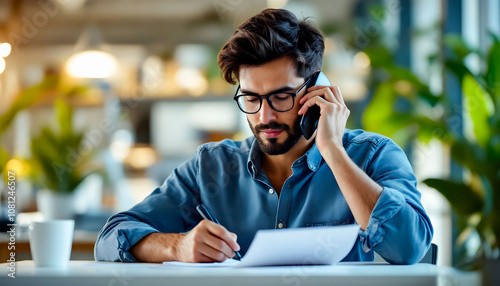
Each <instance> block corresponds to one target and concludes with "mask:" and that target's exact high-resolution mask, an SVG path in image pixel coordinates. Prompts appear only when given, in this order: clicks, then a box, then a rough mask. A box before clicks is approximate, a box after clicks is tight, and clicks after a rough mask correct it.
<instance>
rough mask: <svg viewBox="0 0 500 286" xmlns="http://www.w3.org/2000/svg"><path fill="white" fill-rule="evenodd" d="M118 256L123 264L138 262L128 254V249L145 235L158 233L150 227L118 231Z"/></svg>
mask: <svg viewBox="0 0 500 286" xmlns="http://www.w3.org/2000/svg"><path fill="white" fill-rule="evenodd" d="M117 231H118V255H119V257H120V260H121V261H123V262H138V260H137V259H135V257H134V256H133V255H132V253H130V252H129V250H130V248H132V246H134V245H135V244H136V243H138V242H139V241H140V240H141V239H143V238H144V237H145V236H146V235H148V234H151V233H154V232H159V231H158V230H156V229H154V228H152V227H133V228H130V229H123V228H122V229H118V230H117Z"/></svg>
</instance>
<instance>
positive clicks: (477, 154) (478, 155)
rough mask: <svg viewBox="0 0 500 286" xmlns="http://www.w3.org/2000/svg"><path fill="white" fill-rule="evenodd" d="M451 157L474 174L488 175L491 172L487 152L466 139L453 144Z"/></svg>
mask: <svg viewBox="0 0 500 286" xmlns="http://www.w3.org/2000/svg"><path fill="white" fill-rule="evenodd" d="M451 157H452V158H453V159H454V160H455V161H457V162H458V163H460V164H461V165H462V166H464V167H466V168H467V169H469V170H470V171H471V172H473V173H476V174H479V175H487V174H488V172H490V171H491V169H490V168H489V167H488V164H487V160H488V158H487V155H486V152H485V150H484V149H483V148H482V147H481V146H479V145H478V144H477V143H474V142H470V141H467V140H465V139H462V140H456V141H454V142H452V144H451Z"/></svg>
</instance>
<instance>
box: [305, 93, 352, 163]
mask: <svg viewBox="0 0 500 286" xmlns="http://www.w3.org/2000/svg"><path fill="white" fill-rule="evenodd" d="M299 103H300V104H302V107H301V108H300V109H299V113H298V114H299V115H301V114H305V113H306V112H307V110H308V109H309V107H311V106H313V105H318V106H319V107H320V109H321V112H320V113H321V116H320V117H319V122H318V130H317V132H316V146H317V147H318V150H319V151H320V153H322V154H323V153H324V151H327V149H328V148H329V146H331V144H336V145H337V146H339V147H340V148H343V145H342V138H343V136H344V130H345V126H346V123H347V118H349V114H350V113H351V112H350V111H349V109H348V108H347V106H346V105H345V103H344V99H343V98H342V93H341V92H340V88H339V87H338V86H321V85H317V86H313V87H311V88H309V89H307V93H306V94H305V95H304V96H303V97H302V98H301V99H300V101H299Z"/></svg>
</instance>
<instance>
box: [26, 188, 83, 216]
mask: <svg viewBox="0 0 500 286" xmlns="http://www.w3.org/2000/svg"><path fill="white" fill-rule="evenodd" d="M75 198H76V196H75V193H74V192H72V193H67V194H60V193H55V192H52V191H49V190H38V192H37V194H36V204H37V207H38V210H39V211H40V212H41V213H42V214H43V217H44V219H46V220H51V219H73V218H74V216H75V205H76V200H75Z"/></svg>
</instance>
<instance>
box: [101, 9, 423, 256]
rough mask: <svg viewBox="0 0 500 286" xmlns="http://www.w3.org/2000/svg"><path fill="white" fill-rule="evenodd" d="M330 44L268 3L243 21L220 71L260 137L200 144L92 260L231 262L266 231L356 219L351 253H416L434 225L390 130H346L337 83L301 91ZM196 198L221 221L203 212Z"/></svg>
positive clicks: (112, 226) (115, 226)
mask: <svg viewBox="0 0 500 286" xmlns="http://www.w3.org/2000/svg"><path fill="white" fill-rule="evenodd" d="M323 51H324V42H323V37H322V35H321V33H320V32H319V31H318V30H317V29H316V28H315V27H313V26H312V25H310V24H309V23H307V22H305V21H301V22H300V21H299V20H298V19H297V18H296V17H295V16H294V15H293V14H292V13H290V12H289V11H286V10H280V9H267V10H264V11H262V12H261V13H259V14H257V15H256V16H254V17H252V18H251V19H249V20H248V21H247V22H245V23H244V24H242V25H241V26H240V27H239V28H238V29H237V30H236V32H235V33H234V35H233V36H232V37H231V38H230V39H229V41H228V42H227V43H226V44H225V45H224V46H223V48H222V50H221V51H220V53H219V57H218V61H219V66H220V68H221V70H222V74H223V77H224V79H225V80H226V81H228V82H229V83H232V84H234V83H236V81H238V82H239V84H240V88H239V89H238V94H237V97H235V99H236V98H237V99H238V100H237V102H238V105H239V107H240V109H241V110H242V111H243V112H245V113H247V120H248V123H249V125H250V128H251V130H252V132H253V134H254V137H251V138H248V139H246V140H244V141H232V140H223V141H221V142H217V143H208V144H204V145H202V146H200V147H199V148H198V150H197V151H196V154H195V155H194V156H193V158H192V159H191V160H189V161H187V162H186V163H184V164H183V165H182V166H180V167H179V168H177V169H176V170H174V171H173V173H172V174H171V175H170V176H169V177H168V178H167V179H166V181H165V182H164V184H163V185H162V186H161V187H159V188H157V189H156V190H155V191H154V192H153V193H152V194H151V195H149V196H148V197H147V198H146V199H144V201H142V202H141V203H139V204H137V205H136V206H134V207H133V208H131V209H130V210H128V211H125V212H122V213H119V214H117V215H114V216H112V217H111V218H110V219H109V220H108V222H107V223H106V225H105V226H104V228H103V229H102V230H101V232H100V233H99V238H98V240H97V242H96V247H95V257H96V259H97V260H107V261H126V262H134V261H146V262H162V261H170V260H178V261H184V262H214V261H224V260H226V259H228V258H232V257H233V256H234V254H235V251H240V252H241V254H242V255H244V254H245V252H246V251H247V249H248V246H249V244H250V242H251V241H252V238H253V236H254V235H255V233H256V231H257V230H259V229H273V228H275V229H279V228H294V227H313V226H322V225H344V224H354V223H357V224H359V225H360V227H361V229H360V232H359V236H358V240H357V241H356V243H355V245H354V247H353V248H352V250H351V252H350V253H349V254H348V255H347V256H346V258H345V259H344V260H354V261H372V260H373V257H374V256H373V251H376V252H377V253H378V254H380V255H381V256H382V257H383V258H384V259H386V260H387V261H389V262H391V263H397V264H409V263H416V262H418V261H419V260H420V259H421V258H422V257H423V255H424V254H425V252H426V251H427V249H428V247H429V245H430V243H431V240H432V235H433V229H432V226H431V222H430V220H429V218H428V216H427V215H426V213H425V211H424V208H423V207H422V205H421V203H420V193H419V192H418V191H417V189H416V188H415V186H416V179H415V176H414V175H413V172H412V170H411V166H410V164H409V162H408V160H407V158H406V155H405V154H404V152H403V151H402V150H401V149H400V148H399V147H398V146H397V145H396V144H395V143H394V142H393V141H391V140H390V139H388V138H386V137H383V136H381V135H377V134H373V133H368V132H364V131H362V130H352V131H351V130H346V129H345V125H346V121H347V118H348V116H349V109H348V108H347V107H346V105H345V104H344V100H343V99H342V94H341V92H340V89H339V88H338V87H335V86H313V87H311V88H308V89H307V88H305V86H306V85H304V83H306V82H307V81H308V80H309V78H310V77H311V76H312V75H313V74H314V73H315V72H316V71H318V70H321V67H322V56H323ZM235 80H236V81H235ZM306 89H307V90H306ZM313 105H317V106H319V107H320V109H321V112H320V114H321V115H320V118H319V122H318V126H317V130H316V133H315V134H314V135H313V136H312V137H311V138H310V139H309V140H306V139H305V138H304V136H302V133H301V129H300V127H299V122H300V118H301V117H302V116H303V114H305V113H306V112H307V111H308V109H309V108H310V107H311V106H313ZM214 112H217V111H216V110H214ZM201 203H202V204H204V205H205V206H206V207H207V208H208V209H209V210H210V211H211V212H212V214H213V215H214V216H215V217H216V218H218V220H219V221H220V223H221V225H217V224H215V223H213V222H210V221H207V220H203V219H202V217H201V216H200V215H199V214H198V213H197V212H196V210H195V208H196V206H197V205H198V204H201Z"/></svg>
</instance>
